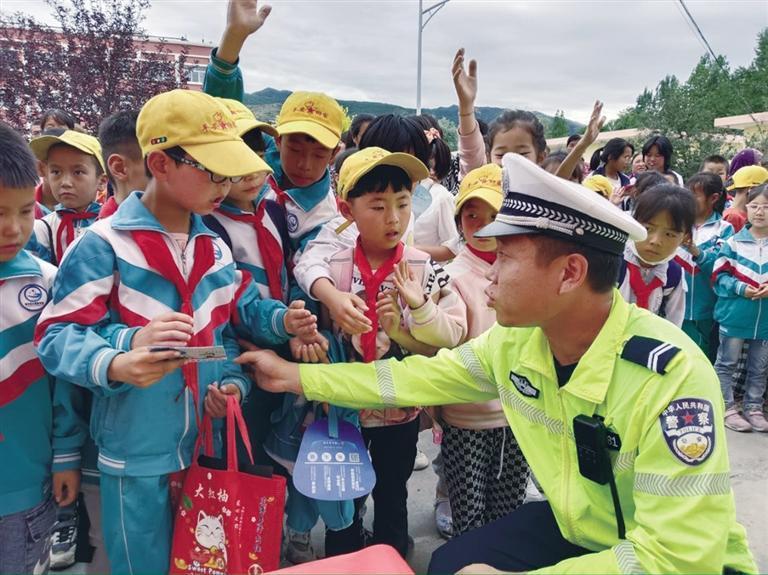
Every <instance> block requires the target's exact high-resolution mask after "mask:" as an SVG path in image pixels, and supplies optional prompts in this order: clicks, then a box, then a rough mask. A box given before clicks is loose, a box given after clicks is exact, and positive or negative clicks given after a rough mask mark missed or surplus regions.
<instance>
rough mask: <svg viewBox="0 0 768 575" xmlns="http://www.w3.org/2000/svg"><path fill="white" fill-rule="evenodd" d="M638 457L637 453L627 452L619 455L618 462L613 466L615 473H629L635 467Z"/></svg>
mask: <svg viewBox="0 0 768 575" xmlns="http://www.w3.org/2000/svg"><path fill="white" fill-rule="evenodd" d="M636 457H637V451H625V452H623V453H619V455H618V456H617V457H616V462H615V463H614V464H613V472H614V473H622V472H624V471H629V470H630V469H632V467H633V466H634V465H635V458H636Z"/></svg>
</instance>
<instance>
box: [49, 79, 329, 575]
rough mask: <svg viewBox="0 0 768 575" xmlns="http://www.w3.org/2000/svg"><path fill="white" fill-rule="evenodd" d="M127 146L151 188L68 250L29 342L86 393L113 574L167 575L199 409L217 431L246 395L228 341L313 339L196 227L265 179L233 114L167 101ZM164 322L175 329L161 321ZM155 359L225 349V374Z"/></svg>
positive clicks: (221, 368) (219, 367)
mask: <svg viewBox="0 0 768 575" xmlns="http://www.w3.org/2000/svg"><path fill="white" fill-rule="evenodd" d="M137 136H138V139H139V143H140V145H141V149H142V153H143V155H144V158H145V162H146V165H147V169H148V172H149V174H151V178H150V180H149V183H148V184H147V187H146V191H145V192H144V193H143V194H142V193H139V192H135V193H132V194H131V195H130V196H129V197H128V198H127V199H126V200H125V201H124V202H123V203H122V204H121V205H120V207H119V208H118V210H117V212H116V213H115V214H114V215H113V216H111V217H109V218H107V219H104V220H101V221H99V222H97V223H96V224H94V225H93V226H91V227H90V228H89V229H88V230H87V231H86V232H85V234H83V236H81V237H80V238H79V239H78V240H77V241H76V243H75V245H73V246H72V248H71V251H70V252H69V253H68V255H67V257H66V258H65V259H64V262H63V265H62V267H61V268H60V271H59V274H58V276H57V283H56V285H55V287H54V296H53V303H52V304H51V305H50V306H49V307H48V308H46V310H45V312H44V314H43V315H42V316H41V318H40V322H39V324H38V326H37V331H36V340H37V341H38V346H39V348H38V351H39V355H40V357H41V360H42V361H43V363H44V365H46V367H47V368H48V369H49V370H51V372H52V373H54V374H56V375H58V376H61V377H63V378H65V379H67V380H69V381H73V382H75V383H77V384H78V385H81V386H83V387H86V388H88V389H90V390H92V391H93V392H94V394H93V414H92V417H91V431H92V434H93V437H94V439H95V441H96V444H97V446H98V448H99V469H100V471H101V502H102V525H103V532H104V540H105V543H106V548H107V554H108V556H109V561H110V566H111V569H112V571H113V572H115V573H129V572H138V573H165V572H167V571H168V561H169V554H170V544H171V530H172V510H171V506H170V500H169V493H168V475H169V474H170V473H173V472H175V471H179V470H181V469H185V468H186V467H188V466H189V464H190V459H191V457H192V451H193V446H194V443H195V440H196V437H197V430H198V429H199V425H200V419H201V416H202V412H203V409H205V411H206V412H207V413H208V414H210V415H211V416H213V417H221V416H223V414H224V413H225V411H226V396H227V395H234V396H236V397H238V398H239V399H241V398H243V397H245V395H246V393H247V391H248V388H249V380H248V379H247V378H246V377H245V376H244V374H243V373H242V371H241V370H240V368H239V367H238V366H236V365H235V364H234V363H232V361H231V359H232V358H234V356H235V355H236V354H237V353H238V352H239V346H238V345H237V341H236V340H235V339H234V337H233V335H232V331H231V330H232V328H233V327H234V328H237V329H240V330H243V331H247V332H248V333H249V334H250V337H251V339H252V340H253V341H255V342H256V343H258V344H260V345H264V346H272V345H278V344H281V343H284V342H285V341H287V339H288V337H289V336H290V335H292V334H297V335H298V334H313V333H314V332H315V331H316V322H315V318H314V316H312V315H311V314H310V313H309V312H308V311H307V310H304V309H297V308H286V306H285V304H283V303H282V302H280V301H275V300H263V299H261V298H260V297H259V294H258V290H257V289H256V287H255V286H254V284H253V282H252V281H251V280H250V278H249V277H248V274H245V273H243V272H241V271H239V270H237V269H236V268H235V264H234V261H233V260H232V255H231V252H230V250H229V248H228V247H227V245H226V244H225V243H224V241H223V240H221V238H219V237H217V236H215V235H214V234H213V233H212V232H211V231H210V230H209V229H208V228H207V227H205V225H204V224H203V223H202V220H201V217H200V215H205V214H209V213H211V212H212V211H213V210H214V209H216V208H217V207H218V206H219V205H220V204H221V202H222V201H223V199H224V198H225V197H226V195H227V192H228V191H229V186H230V183H231V182H232V181H235V182H236V181H239V180H240V179H241V178H242V176H243V175H246V174H252V173H256V172H260V171H264V170H268V169H269V168H268V167H266V166H265V164H264V162H263V161H262V160H261V159H260V158H259V157H258V155H256V154H255V153H253V152H252V151H251V150H250V149H249V148H248V146H246V144H245V143H244V142H243V141H242V139H240V138H239V137H238V136H237V133H236V128H235V122H234V119H233V118H232V115H231V113H230V112H229V110H228V109H227V108H226V107H225V106H224V105H223V104H221V103H220V102H219V101H217V100H216V99H214V98H211V97H210V96H208V95H206V94H203V93H199V92H191V91H187V90H173V91H171V92H166V93H163V94H159V95H158V96H155V97H154V98H152V99H150V100H149V101H148V102H147V103H146V104H145V105H144V107H143V108H142V110H141V113H140V114H139V117H138V120H137ZM174 314H177V315H174ZM169 316H171V317H175V318H176V320H175V321H173V320H171V321H158V318H168V317H169ZM153 320H154V321H155V323H153ZM144 327H146V328H147V329H146V330H143V331H142V328H144ZM158 345H159V346H168V345H177V346H178V345H182V346H183V345H189V346H208V345H223V346H224V347H225V348H226V349H227V355H228V360H227V361H224V362H206V363H199V364H195V363H187V362H185V361H184V360H183V359H181V358H180V354H179V353H178V352H177V351H174V350H162V351H160V350H153V349H152V347H151V346H158Z"/></svg>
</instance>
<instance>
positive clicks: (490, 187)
mask: <svg viewBox="0 0 768 575" xmlns="http://www.w3.org/2000/svg"><path fill="white" fill-rule="evenodd" d="M472 198H479V199H481V200H483V201H484V202H485V203H487V204H489V205H490V206H491V207H492V208H493V209H494V210H496V211H497V212H498V211H499V210H500V209H501V202H502V201H503V200H504V194H503V193H502V191H501V166H499V165H497V164H485V165H484V166H482V167H480V168H477V169H474V170H472V171H471V172H469V173H468V174H467V175H465V176H464V179H463V180H461V186H460V187H459V194H458V195H457V196H456V212H455V213H456V215H458V214H459V211H460V210H461V206H463V205H464V204H465V203H467V201H469V200H471V199H472Z"/></svg>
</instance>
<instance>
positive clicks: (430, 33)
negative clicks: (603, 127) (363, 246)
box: [0, 0, 768, 122]
mask: <svg viewBox="0 0 768 575" xmlns="http://www.w3.org/2000/svg"><path fill="white" fill-rule="evenodd" d="M434 1H435V0H424V6H425V7H427V6H431V5H432V4H433V3H434ZM269 3H270V4H271V5H272V7H273V10H272V14H271V15H270V17H269V19H268V21H267V23H266V24H265V26H264V27H263V28H262V29H261V30H260V31H259V32H258V33H257V34H256V36H254V37H252V38H251V39H250V40H249V41H248V43H247V44H246V46H245V48H244V50H243V53H242V54H241V65H242V68H243V72H244V76H245V84H246V90H247V91H256V90H260V89H262V88H264V87H267V86H271V87H273V88H279V89H289V90H295V89H305V90H320V91H325V92H328V93H330V94H331V95H333V96H335V97H337V98H341V99H352V100H375V101H383V102H390V103H394V104H400V105H404V106H411V107H413V106H415V101H416V53H417V50H416V47H417V29H418V10H419V8H418V1H417V0H366V1H357V0H311V1H309V0H276V1H273V2H269ZM687 5H688V8H689V10H690V11H691V13H692V14H693V16H694V18H695V19H696V20H697V22H698V23H699V25H700V27H701V29H702V31H703V32H704V34H705V36H706V37H707V39H708V40H709V42H710V44H711V45H712V48H713V49H714V50H715V52H716V53H719V54H723V55H725V56H726V57H727V59H728V61H729V62H730V64H731V66H732V67H737V66H745V65H748V64H749V63H750V62H751V60H752V57H753V55H754V46H755V40H756V37H757V34H758V32H759V31H760V30H761V29H762V28H764V27H766V26H768V0H721V1H707V0H687ZM0 6H1V7H2V8H3V10H8V11H12V10H23V11H25V12H28V13H32V14H36V15H38V16H40V17H41V18H43V17H46V16H47V13H48V12H49V10H48V9H47V7H45V5H43V4H42V2H38V1H37V0H23V1H22V0H0ZM225 17H226V1H224V0H216V1H195V0H183V1H181V0H179V1H176V0H153V2H152V8H151V9H150V10H149V11H148V13H147V18H146V21H145V27H146V30H147V32H148V33H149V34H152V35H163V36H181V35H184V36H186V37H187V38H188V39H189V40H194V41H199V40H201V39H204V40H205V41H206V42H209V41H212V42H218V39H219V37H220V35H221V32H222V31H223V29H224V23H225ZM460 46H464V47H465V48H466V49H467V54H468V56H469V57H474V58H477V60H478V62H479V73H478V76H479V82H480V94H479V97H478V102H477V103H478V105H488V106H500V107H509V108H514V107H519V108H524V109H531V110H538V111H541V112H544V113H547V114H553V113H554V112H555V110H556V109H562V110H564V112H565V115H566V117H568V118H571V119H573V120H577V121H581V122H586V120H587V119H588V117H589V112H590V110H591V106H592V102H593V101H594V99H595V98H600V99H602V100H603V101H604V102H605V112H606V114H607V115H608V117H609V118H612V117H615V116H616V114H617V113H618V112H619V111H620V110H622V109H624V108H626V107H628V106H631V105H633V104H634V101H635V98H636V97H637V95H638V94H639V93H640V92H641V91H642V90H643V88H645V87H650V88H653V87H655V86H656V84H657V83H658V81H659V80H661V79H662V78H663V77H664V76H665V75H666V74H676V75H677V76H678V77H679V78H681V79H683V80H684V79H685V78H687V76H688V74H689V73H690V71H691V69H692V68H693V66H695V64H696V62H697V61H698V59H699V58H700V57H701V56H702V54H703V53H704V47H703V46H702V44H701V43H700V42H699V40H698V39H697V37H696V36H695V34H694V32H693V30H692V28H691V26H690V25H689V24H688V22H687V21H686V19H685V18H684V16H683V13H682V9H681V8H680V6H679V4H678V2H677V1H676V0H652V1H642V0H634V1H609V0H604V1H583V2H580V1H577V0H573V1H528V2H523V1H481V0H451V1H450V2H449V3H448V4H447V5H446V6H445V7H444V8H443V9H442V10H441V11H440V12H439V13H438V14H437V15H436V16H435V17H434V18H433V20H432V21H431V22H430V23H429V26H427V27H426V29H425V31H424V51H423V84H422V86H423V87H422V105H423V106H424V107H434V106H443V105H450V104H453V103H454V102H455V95H454V92H453V85H452V81H451V75H450V66H451V61H452V59H453V54H454V52H455V51H456V49H457V48H458V47H460Z"/></svg>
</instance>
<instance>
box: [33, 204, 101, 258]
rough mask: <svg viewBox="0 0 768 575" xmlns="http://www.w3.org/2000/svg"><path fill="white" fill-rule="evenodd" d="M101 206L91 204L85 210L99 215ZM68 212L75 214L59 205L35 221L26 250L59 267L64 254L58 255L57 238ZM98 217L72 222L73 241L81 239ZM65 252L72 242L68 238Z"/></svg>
mask: <svg viewBox="0 0 768 575" xmlns="http://www.w3.org/2000/svg"><path fill="white" fill-rule="evenodd" d="M100 209H101V205H100V204H98V203H97V202H91V204H90V205H89V206H88V207H87V208H86V209H85V210H84V211H86V212H92V213H95V214H98V213H99V210H100ZM66 212H74V210H70V209H68V208H65V207H64V206H62V205H61V204H59V205H57V206H56V208H55V210H54V211H53V212H50V213H48V214H46V215H45V216H44V217H42V218H40V219H39V220H35V228H34V232H33V233H32V237H30V238H29V242H28V243H27V245H26V249H27V250H29V251H31V252H32V253H33V254H35V255H36V256H37V257H39V258H40V259H42V260H45V261H46V262H48V263H51V264H53V265H58V263H59V262H60V261H61V258H62V257H63V256H64V254H60V253H57V249H56V238H57V236H58V233H59V226H60V225H61V214H63V213H66ZM97 218H98V216H94V217H93V218H88V219H84V220H75V221H74V222H72V225H73V227H74V232H75V237H74V238H72V240H74V239H77V238H79V237H80V236H81V235H83V232H84V231H85V230H86V228H88V227H89V226H90V225H91V224H93V222H95V221H96V220H97ZM63 240H64V241H63V246H62V247H63V251H64V252H65V253H66V251H67V248H68V247H69V244H70V243H71V242H68V241H67V238H66V237H64V238H63Z"/></svg>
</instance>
